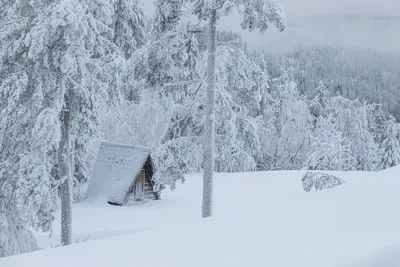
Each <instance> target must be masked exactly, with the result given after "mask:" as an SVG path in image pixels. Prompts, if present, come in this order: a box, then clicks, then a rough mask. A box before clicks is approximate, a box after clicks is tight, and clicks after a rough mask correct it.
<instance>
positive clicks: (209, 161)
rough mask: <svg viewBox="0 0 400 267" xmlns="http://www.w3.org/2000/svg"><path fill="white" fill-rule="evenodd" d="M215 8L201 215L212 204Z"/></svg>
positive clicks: (211, 23)
mask: <svg viewBox="0 0 400 267" xmlns="http://www.w3.org/2000/svg"><path fill="white" fill-rule="evenodd" d="M216 24H217V10H216V9H213V10H212V11H211V16H210V20H209V32H208V63H207V83H208V85H207V100H206V101H207V102H206V113H205V116H206V121H205V131H204V164H203V168H204V173H203V210H202V217H203V218H206V217H210V216H211V215H212V204H213V174H214V131H215V59H216V30H217V25H216Z"/></svg>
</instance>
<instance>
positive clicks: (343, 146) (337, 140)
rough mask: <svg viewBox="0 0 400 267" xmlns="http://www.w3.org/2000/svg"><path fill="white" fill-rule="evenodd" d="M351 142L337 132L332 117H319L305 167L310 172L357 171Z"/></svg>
mask: <svg viewBox="0 0 400 267" xmlns="http://www.w3.org/2000/svg"><path fill="white" fill-rule="evenodd" d="M356 165H357V162H356V158H355V157H354V154H353V153H352V151H351V141H350V140H349V139H347V138H346V137H344V135H343V133H342V132H340V131H338V130H337V127H336V125H335V122H334V119H333V118H332V116H328V117H327V118H325V117H322V116H321V117H319V118H318V119H317V122H316V124H315V125H314V132H313V135H312V137H311V146H310V150H309V153H308V157H307V159H306V161H305V167H306V168H307V169H309V170H330V171H351V170H356Z"/></svg>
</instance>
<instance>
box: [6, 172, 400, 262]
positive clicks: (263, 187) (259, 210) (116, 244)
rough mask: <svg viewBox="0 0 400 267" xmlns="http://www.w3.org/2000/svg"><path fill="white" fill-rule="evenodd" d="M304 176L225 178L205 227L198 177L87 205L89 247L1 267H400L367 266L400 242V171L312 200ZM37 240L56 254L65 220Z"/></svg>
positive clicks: (84, 219) (80, 213)
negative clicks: (149, 196)
mask: <svg viewBox="0 0 400 267" xmlns="http://www.w3.org/2000/svg"><path fill="white" fill-rule="evenodd" d="M303 173H304V172H301V171H282V172H259V173H237V174H219V175H217V177H216V179H215V207H214V216H213V217H212V218H210V219H204V220H202V219H200V217H201V189H202V181H201V175H199V174H192V175H188V177H187V182H186V183H185V184H184V185H181V186H179V187H178V188H177V190H176V191H174V192H166V193H164V195H163V200H161V201H153V202H147V203H142V204H132V205H129V206H123V207H114V206H110V205H108V204H106V203H105V202H104V201H103V200H102V199H92V200H88V201H86V202H85V203H82V204H77V205H75V206H74V209H73V216H74V217H73V218H74V225H73V231H74V233H75V236H74V240H76V239H78V238H79V239H80V240H82V239H84V238H85V237H87V236H89V235H90V237H89V240H88V241H86V242H83V243H79V244H74V245H72V246H68V247H60V248H54V249H44V250H42V251H39V252H34V253H29V254H22V255H18V256H14V257H9V258H3V259H0V266H2V267H17V266H26V264H27V263H29V266H31V267H54V266H57V267H72V266H73V267H79V266H82V267H83V266H84V267H89V266H96V267H109V266H118V265H121V266H122V265H123V266H140V267H146V266H149V267H157V266H174V267H181V266H191V267H197V266H199V267H200V266H201V267H205V266H207V267H213V266H218V267H220V266H243V267H253V266H260V267H261V266H262V267H264V266H273V267H294V266H295V267H303V266H304V267H314V266H315V267H329V266H335V267H337V266H385V267H386V266H399V265H396V264H394V265H390V263H385V264H384V265H382V264H379V263H377V264H376V265H369V264H373V263H374V262H381V261H380V260H383V259H380V258H379V255H380V251H381V250H385V249H386V247H391V246H392V245H393V244H396V241H397V240H398V239H400V226H399V225H400V212H397V211H398V203H399V201H400V194H399V193H398V192H399V188H400V180H399V179H398V178H397V177H396V174H398V173H400V171H399V169H396V168H394V169H391V170H388V171H385V172H377V173H372V172H347V173H344V172H343V173H333V174H335V175H337V176H338V177H340V178H342V179H344V180H345V181H347V183H346V184H344V185H341V186H339V187H336V188H333V189H329V190H326V191H321V192H314V191H312V192H310V193H306V192H304V191H303V188H302V184H301V176H302V174H303ZM38 237H39V243H40V245H41V246H42V247H48V246H49V245H56V244H57V242H59V221H58V220H57V221H56V222H55V225H54V234H53V237H52V239H50V240H49V239H48V236H44V235H38ZM388 251H391V250H388ZM383 255H385V254H383ZM391 255H392V254H391ZM393 255H395V254H393ZM391 258H395V257H391ZM397 258H399V257H397ZM386 259H388V258H387V257H385V260H386ZM397 262H398V263H399V264H400V260H399V261H397ZM392 263H393V262H392Z"/></svg>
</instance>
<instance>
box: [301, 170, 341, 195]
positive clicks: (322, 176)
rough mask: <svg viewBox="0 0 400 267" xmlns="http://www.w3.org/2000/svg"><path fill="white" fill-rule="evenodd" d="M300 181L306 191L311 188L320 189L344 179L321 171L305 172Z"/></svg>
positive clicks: (335, 184) (333, 185) (338, 183)
mask: <svg viewBox="0 0 400 267" xmlns="http://www.w3.org/2000/svg"><path fill="white" fill-rule="evenodd" d="M301 181H302V182H303V188H304V191H306V192H310V191H311V189H313V188H315V190H316V191H322V190H325V189H328V188H333V187H336V186H339V185H342V184H344V183H345V181H343V180H342V179H340V178H338V177H336V176H334V175H331V174H327V173H322V172H307V173H306V174H304V176H303V178H302V179H301Z"/></svg>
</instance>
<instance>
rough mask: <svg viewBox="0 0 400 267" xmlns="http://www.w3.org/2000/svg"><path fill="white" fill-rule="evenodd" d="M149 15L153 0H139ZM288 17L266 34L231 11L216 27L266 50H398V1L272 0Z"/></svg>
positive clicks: (399, 38) (399, 30) (399, 0)
mask: <svg viewBox="0 0 400 267" xmlns="http://www.w3.org/2000/svg"><path fill="white" fill-rule="evenodd" d="M142 1H143V3H144V9H145V12H146V13H147V14H148V15H149V16H151V14H152V12H153V0H142ZM275 2H276V3H278V4H280V5H281V6H282V7H283V9H284V11H285V13H286V15H287V18H288V30H287V31H286V32H285V33H283V34H281V33H277V32H276V31H274V30H273V29H271V30H270V31H268V32H267V34H266V35H261V34H258V33H247V32H243V31H241V29H240V18H239V16H238V15H237V14H233V15H231V16H229V17H227V18H224V19H223V20H221V21H220V28H223V29H227V30H233V31H237V32H239V33H240V34H241V35H242V36H243V37H244V39H245V41H247V42H248V43H249V46H250V47H252V48H257V49H266V50H267V51H287V50H291V49H293V48H296V47H298V46H299V45H340V46H346V47H349V46H351V47H357V48H361V49H374V50H383V51H395V52H400V0H275ZM343 15H350V16H395V17H397V19H396V20H395V21H391V22H376V21H356V22H354V21H353V22H349V21H343V20H341V19H337V20H335V19H333V20H332V19H331V20H329V21H327V22H326V23H323V22H321V21H319V22H318V23H316V22H315V21H308V20H307V19H308V18H313V17H327V16H329V17H332V16H333V17H335V16H337V17H340V16H343Z"/></svg>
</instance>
